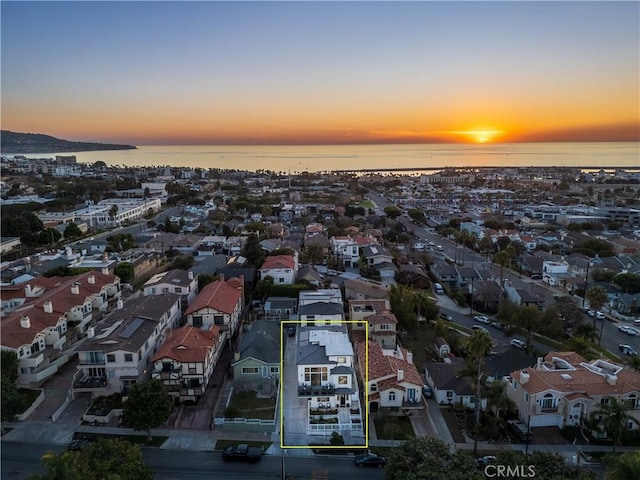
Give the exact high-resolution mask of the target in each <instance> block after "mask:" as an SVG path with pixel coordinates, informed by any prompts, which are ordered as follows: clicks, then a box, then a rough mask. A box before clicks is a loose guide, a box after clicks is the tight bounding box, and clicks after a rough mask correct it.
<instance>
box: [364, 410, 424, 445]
mask: <svg viewBox="0 0 640 480" xmlns="http://www.w3.org/2000/svg"><path fill="white" fill-rule="evenodd" d="M373 423H374V425H375V428H376V436H377V437H378V438H379V439H380V440H406V439H408V438H409V437H413V436H414V435H415V432H414V431H413V427H412V426H411V421H410V420H409V418H408V417H404V416H403V417H393V416H388V415H384V416H376V417H375V418H374V419H373Z"/></svg>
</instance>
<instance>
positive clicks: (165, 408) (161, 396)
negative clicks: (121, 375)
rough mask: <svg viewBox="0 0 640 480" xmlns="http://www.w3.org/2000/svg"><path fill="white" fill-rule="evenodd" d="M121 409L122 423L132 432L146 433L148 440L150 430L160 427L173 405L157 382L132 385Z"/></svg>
mask: <svg viewBox="0 0 640 480" xmlns="http://www.w3.org/2000/svg"><path fill="white" fill-rule="evenodd" d="M122 407H123V408H122V421H123V422H124V423H125V424H126V425H129V426H131V428H133V429H134V430H139V431H143V432H147V437H148V438H149V440H151V429H152V428H157V427H159V426H160V425H162V424H163V423H164V422H165V421H166V420H167V418H168V417H169V415H170V414H171V412H172V411H173V403H172V402H171V399H170V398H169V395H168V394H167V391H166V390H165V388H164V385H163V384H162V382H161V381H159V380H150V381H148V382H144V383H136V384H135V385H133V387H131V391H130V392H129V396H128V398H127V400H126V401H125V402H124V404H123V405H122Z"/></svg>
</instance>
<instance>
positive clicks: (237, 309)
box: [185, 276, 244, 343]
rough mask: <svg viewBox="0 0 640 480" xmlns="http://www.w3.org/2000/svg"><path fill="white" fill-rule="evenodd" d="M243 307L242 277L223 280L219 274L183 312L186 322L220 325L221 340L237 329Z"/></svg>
mask: <svg viewBox="0 0 640 480" xmlns="http://www.w3.org/2000/svg"><path fill="white" fill-rule="evenodd" d="M243 307H244V279H243V278H242V277H240V278H237V277H234V278H230V279H229V280H225V279H224V276H220V278H219V279H218V280H216V281H215V282H211V283H208V284H207V285H205V286H204V288H203V289H202V291H201V292H200V293H199V294H198V296H197V297H196V298H195V300H194V301H193V303H192V304H191V306H189V308H188V309H187V311H186V312H185V315H186V317H187V324H189V325H191V326H193V327H202V326H203V325H206V324H213V325H217V326H219V327H220V331H221V335H222V341H223V343H224V341H225V340H229V341H230V340H231V338H232V337H233V336H234V335H235V334H236V332H237V331H238V326H239V325H240V318H241V315H242V310H243Z"/></svg>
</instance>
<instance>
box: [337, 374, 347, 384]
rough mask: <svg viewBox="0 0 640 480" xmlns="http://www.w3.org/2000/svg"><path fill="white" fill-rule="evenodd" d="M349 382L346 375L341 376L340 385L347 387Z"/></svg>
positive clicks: (339, 378)
mask: <svg viewBox="0 0 640 480" xmlns="http://www.w3.org/2000/svg"><path fill="white" fill-rule="evenodd" d="M348 382H349V379H348V377H347V376H346V375H340V376H339V377H338V385H346V384H347V383H348Z"/></svg>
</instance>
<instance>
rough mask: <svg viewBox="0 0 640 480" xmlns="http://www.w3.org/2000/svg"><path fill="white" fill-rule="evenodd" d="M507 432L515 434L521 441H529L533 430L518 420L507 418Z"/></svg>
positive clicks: (531, 438)
mask: <svg viewBox="0 0 640 480" xmlns="http://www.w3.org/2000/svg"><path fill="white" fill-rule="evenodd" d="M507 424H508V426H509V432H510V433H511V435H513V436H515V437H516V439H517V440H519V441H522V442H530V441H531V440H533V432H531V430H530V429H529V428H528V427H527V426H526V425H525V424H524V423H522V422H521V421H520V420H507Z"/></svg>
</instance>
